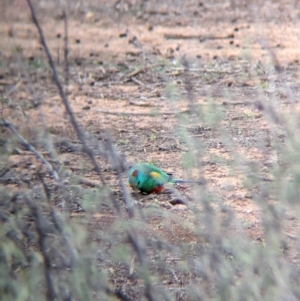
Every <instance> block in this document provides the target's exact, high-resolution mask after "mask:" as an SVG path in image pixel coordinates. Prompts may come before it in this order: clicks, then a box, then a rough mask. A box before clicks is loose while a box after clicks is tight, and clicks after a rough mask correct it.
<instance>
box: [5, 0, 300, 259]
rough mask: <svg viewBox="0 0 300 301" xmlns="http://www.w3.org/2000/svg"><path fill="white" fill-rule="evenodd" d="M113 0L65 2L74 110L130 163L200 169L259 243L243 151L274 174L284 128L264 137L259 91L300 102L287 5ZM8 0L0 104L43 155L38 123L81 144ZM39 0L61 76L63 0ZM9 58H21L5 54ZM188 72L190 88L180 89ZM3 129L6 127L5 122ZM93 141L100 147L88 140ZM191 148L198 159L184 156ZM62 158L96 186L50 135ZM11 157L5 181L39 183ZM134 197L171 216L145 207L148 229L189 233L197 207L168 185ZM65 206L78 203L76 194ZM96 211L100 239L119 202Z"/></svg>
mask: <svg viewBox="0 0 300 301" xmlns="http://www.w3.org/2000/svg"><path fill="white" fill-rule="evenodd" d="M120 3H121V4H120V5H123V6H121V7H120V8H114V7H113V5H112V4H110V1H106V2H105V1H104V4H105V5H106V7H107V14H106V13H105V12H106V11H105V9H102V10H101V9H100V8H99V9H98V10H97V9H93V6H92V5H91V6H87V7H80V8H78V9H77V10H76V9H75V8H74V11H72V14H70V17H69V20H68V22H69V48H70V52H69V58H70V81H69V86H68V91H69V100H70V103H71V105H72V108H73V110H74V112H75V115H76V118H77V119H78V122H79V123H80V124H81V125H82V126H83V128H85V129H86V130H87V131H88V132H89V133H91V134H93V135H94V136H95V137H96V138H97V140H98V141H100V142H103V141H104V140H105V133H106V131H109V133H110V134H111V135H112V137H113V142H114V143H115V146H116V147H117V149H118V151H119V152H120V153H121V154H122V155H124V158H126V162H127V166H130V165H131V164H133V163H135V162H140V161H142V162H152V163H155V164H156V165H158V166H159V167H161V168H162V169H164V170H166V171H170V172H172V173H173V174H174V175H175V177H176V178H189V179H199V178H205V179H206V181H207V184H206V185H207V190H208V191H210V192H211V193H212V194H215V196H216V202H215V204H214V206H215V207H216V209H220V208H223V207H226V206H229V207H230V208H232V209H233V210H234V213H235V216H236V226H234V227H232V228H231V229H228V231H236V232H237V233H242V234H243V235H244V234H245V233H246V234H247V235H249V237H251V239H253V240H254V241H258V242H261V241H263V240H264V230H263V227H262V224H261V214H260V209H259V208H260V207H259V206H258V205H257V204H256V203H255V198H254V197H253V195H254V194H255V191H249V190H247V189H246V188H245V187H244V183H243V180H244V179H245V174H247V173H248V172H249V170H247V169H246V167H245V165H246V164H244V165H243V164H242V163H241V161H240V160H241V159H242V160H244V161H245V162H247V164H249V162H253V164H255V166H256V168H258V170H259V174H260V175H261V178H262V179H263V181H262V183H269V181H270V180H272V176H271V175H270V173H269V172H268V170H269V168H270V166H274V164H275V165H276V164H279V160H280V158H279V155H278V153H277V151H276V148H275V147H274V144H275V143H284V138H283V137H282V136H281V135H280V133H279V132H278V137H277V138H278V139H277V140H276V141H273V140H271V136H272V135H273V132H274V128H272V126H270V122H269V120H268V117H266V116H265V114H264V113H263V112H262V111H261V110H259V108H258V107H257V106H255V105H253V103H255V102H256V101H258V100H259V101H261V102H263V103H265V104H269V103H271V104H272V105H274V101H276V107H277V108H278V110H286V111H287V112H288V111H293V110H295V111H299V105H298V103H297V100H296V99H291V96H290V95H292V96H293V97H294V98H295V97H297V96H299V86H298V81H299V75H298V73H297V72H298V70H299V60H300V53H299V48H298V45H299V36H300V28H299V26H298V24H296V23H295V22H293V19H292V18H288V17H287V12H288V13H289V10H288V6H285V5H284V4H271V3H268V4H264V2H263V5H262V6H261V10H260V11H259V14H258V13H257V11H256V10H255V8H251V6H250V5H249V6H247V1H245V4H244V5H243V4H241V5H240V6H237V7H235V8H233V7H231V5H230V3H229V2H228V3H227V2H226V4H222V3H221V2H220V3H219V4H218V3H217V4H210V5H209V4H206V2H205V1H204V2H203V3H201V2H197V1H187V2H186V5H180V4H178V3H177V5H175V4H174V5H173V4H172V5H170V6H168V5H166V4H165V5H158V4H156V5H154V4H153V6H152V7H151V5H148V6H147V7H145V8H144V10H142V11H141V12H140V11H138V10H137V11H135V12H134V13H131V12H130V10H131V9H133V8H134V6H133V8H132V7H131V6H130V3H131V2H130V1H128V2H126V1H123V2H122V1H121V2H120ZM150 3H151V1H150ZM104 4H103V5H104ZM14 5H15V6H14V8H12V7H11V6H10V5H8V4H7V5H6V7H5V9H6V12H7V13H6V15H5V18H0V37H1V42H0V43H1V52H0V61H1V66H0V91H1V93H3V95H4V93H7V92H8V91H10V89H12V88H13V91H12V92H11V93H10V95H9V97H10V99H11V103H10V106H8V107H6V108H4V109H3V114H4V116H5V118H7V119H9V121H10V122H12V123H13V124H14V125H15V126H16V128H17V129H18V130H19V132H20V133H21V134H22V135H23V136H24V137H25V138H26V139H27V140H28V141H30V142H31V143H35V145H36V147H37V148H38V149H39V150H40V151H41V152H44V154H45V156H46V157H47V158H49V152H48V151H49V150H47V151H46V149H45V146H42V145H41V144H39V143H41V141H42V139H43V135H46V134H45V132H46V131H45V130H47V132H48V133H49V135H50V136H49V137H50V138H51V139H50V138H49V139H50V140H53V141H54V142H55V143H57V141H69V142H71V143H73V144H74V145H79V143H78V138H77V137H76V135H75V133H74V131H73V129H72V126H71V124H70V122H69V120H68V118H66V115H65V109H64V107H63V104H62V101H61V99H60V97H59V94H58V91H57V89H56V87H55V86H54V84H53V82H52V80H51V76H50V74H51V71H50V70H49V69H48V67H47V60H46V57H45V54H44V52H43V51H42V48H41V46H40V43H39V39H38V34H37V31H36V28H35V27H34V26H33V24H32V23H31V21H30V18H29V11H28V9H27V6H26V3H25V1H21V0H19V1H15V3H14ZM44 5H47V4H44ZM18 9H19V12H18ZM126 10H128V11H126ZM48 11H51V13H49V14H48V13H46V12H48ZM37 12H38V16H39V18H40V20H41V25H42V27H43V30H44V33H45V35H46V37H47V42H48V45H49V46H50V48H51V51H52V54H53V56H54V58H55V60H56V63H57V64H58V67H59V70H60V75H61V77H62V78H63V76H64V74H63V68H64V65H63V62H64V57H63V56H64V53H63V43H64V41H63V37H64V24H63V21H62V19H61V16H60V11H59V9H58V8H56V7H47V6H45V7H43V6H41V7H40V8H39V9H38V10H37ZM199 37H200V38H199ZM16 61H17V62H18V64H15V63H13V62H16ZM184 62H188V67H187V69H188V70H187V69H185V68H186V66H185V65H184ZM274 65H275V67H276V68H277V69H278V70H279V72H276V70H274ZM16 84H17V86H16ZM188 84H190V85H192V92H189V91H187V85H188ZM286 86H288V87H289V89H290V90H287V89H286ZM289 91H292V92H291V93H289ZM272 101H273V102H272ZM288 102H293V105H287V103H288ZM39 103H40V105H37V104H39ZM35 104H36V105H35ZM216 116H217V118H219V121H218V123H216ZM216 124H218V126H216ZM275 131H278V129H275ZM2 135H3V137H5V136H8V135H10V133H9V132H8V131H4V130H3V131H2ZM222 135H224V136H222ZM226 135H227V136H226ZM187 137H189V138H187ZM272 137H273V136H272ZM190 138H191V139H190ZM91 145H92V146H93V147H94V148H95V149H96V146H95V144H94V142H93V141H92V140H91ZM12 147H18V145H14V146H12ZM18 148H19V147H18ZM189 155H190V156H192V157H193V160H195V162H194V163H193V162H190V161H189V159H187V158H188V156H189ZM57 156H58V157H57V158H58V159H59V162H60V163H56V164H54V165H55V166H56V167H57V168H58V167H59V166H60V164H62V163H63V164H64V167H63V168H64V170H65V172H67V173H68V175H72V176H80V177H81V178H84V179H86V180H88V181H90V182H93V183H96V184H100V181H99V178H98V176H97V175H96V173H95V171H94V170H93V169H92V167H91V166H92V165H91V164H90V163H89V160H88V159H87V157H86V156H85V155H83V154H82V153H81V152H76V151H71V150H70V149H65V148H64V147H63V146H61V147H59V146H58V147H57ZM97 160H98V161H99V163H100V164H101V166H102V167H103V173H104V175H105V180H106V181H107V183H108V184H109V186H110V187H111V188H112V190H114V191H115V193H116V195H117V196H118V200H119V201H120V205H122V204H123V203H122V195H121V194H120V188H119V186H118V180H117V178H116V176H115V174H114V172H113V170H112V167H111V165H110V164H109V162H107V161H106V160H104V159H103V158H102V156H101V155H97ZM197 163H198V164H199V165H200V166H201V171H200V174H199V169H198V168H197ZM6 164H8V165H9V166H10V172H11V174H10V176H9V179H10V180H8V179H6V182H5V181H2V182H4V184H5V185H6V186H7V189H12V190H13V189H20V188H22V187H23V188H24V186H22V185H21V184H19V183H18V180H16V179H15V178H14V175H16V174H18V176H19V177H20V178H21V180H22V181H24V182H26V183H28V187H31V188H33V187H34V185H35V183H38V179H37V177H36V173H37V172H38V171H39V170H40V169H41V168H42V169H43V170H44V167H42V165H41V163H40V162H39V161H38V160H36V158H35V156H34V155H33V154H32V153H30V152H29V151H26V150H22V149H19V153H16V152H15V153H14V154H11V155H10V156H9V163H7V162H6ZM243 166H244V167H245V168H244V167H243ZM4 167H5V166H3V163H1V168H4ZM6 167H7V166H6ZM186 167H188V168H186ZM45 171H46V170H45ZM124 179H125V180H126V173H124ZM266 185H267V184H266ZM176 188H177V189H178V190H179V191H180V193H181V194H182V196H183V198H186V199H188V200H191V202H195V200H197V193H198V192H197V191H198V190H197V189H196V190H195V191H194V189H193V186H187V185H178V186H177V187H176ZM87 189H89V188H88V187H87ZM199 189H200V190H201V187H200V188H199ZM133 198H134V200H136V202H137V204H140V205H141V206H146V207H147V206H151V205H153V206H158V207H161V208H163V210H164V211H165V214H166V215H170V224H171V225H172V226H170V224H168V226H165V225H164V223H163V220H164V217H163V216H153V218H151V217H150V218H149V229H147V231H154V232H156V233H157V234H158V235H159V236H161V237H163V238H166V239H167V240H170V241H172V242H173V243H174V244H176V243H177V242H178V243H180V242H182V241H186V242H190V243H193V242H194V239H195V238H194V236H193V235H192V233H189V231H188V230H187V229H188V227H186V224H187V223H188V222H189V220H190V219H192V217H193V214H192V212H191V211H190V210H188V209H187V207H186V206H185V205H182V204H180V205H172V204H170V203H169V201H170V200H171V199H173V198H174V196H172V195H170V194H161V195H155V196H143V195H138V194H133ZM55 201H56V202H57V203H58V204H59V200H55ZM198 201H199V200H198ZM199 202H200V201H199ZM79 203H80V202H79ZM196 205H198V204H197V203H196ZM199 206H200V205H199ZM72 211H73V214H74V215H82V214H84V213H83V212H82V209H81V208H80V204H77V205H76V206H74V207H72ZM92 218H93V219H92V221H93V222H92V223H91V225H90V227H91V231H94V233H95V237H97V233H98V231H103V229H105V228H106V227H108V226H109V225H110V224H111V223H112V222H113V221H114V218H115V214H114V213H113V212H112V211H111V210H110V209H108V208H107V207H105V206H103V207H101V210H100V209H99V212H96V213H94V214H93V215H92ZM183 224H185V227H183V226H182V225H183ZM296 230H297V221H296V220H295V219H294V218H293V215H292V214H291V215H289V213H288V216H287V220H286V232H287V233H288V234H289V235H294V234H295V233H296ZM291 259H292V260H293V256H292V255H291Z"/></svg>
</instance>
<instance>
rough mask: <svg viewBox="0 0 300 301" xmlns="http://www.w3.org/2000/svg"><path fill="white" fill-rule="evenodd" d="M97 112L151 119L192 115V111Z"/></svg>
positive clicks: (99, 110)
mask: <svg viewBox="0 0 300 301" xmlns="http://www.w3.org/2000/svg"><path fill="white" fill-rule="evenodd" d="M97 112H100V113H104V114H109V115H127V116H151V117H155V116H157V115H177V114H184V113H190V110H189V109H186V110H182V111H178V112H155V113H133V112H113V111H108V110H101V109H98V110H97Z"/></svg>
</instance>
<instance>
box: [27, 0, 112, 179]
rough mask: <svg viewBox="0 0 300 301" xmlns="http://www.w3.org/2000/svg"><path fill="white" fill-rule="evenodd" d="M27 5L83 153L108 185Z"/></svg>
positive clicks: (35, 19)
mask: <svg viewBox="0 0 300 301" xmlns="http://www.w3.org/2000/svg"><path fill="white" fill-rule="evenodd" d="M27 3H28V6H29V8H30V12H31V17H32V21H33V23H34V24H35V26H36V28H37V30H38V33H39V36H40V41H41V44H42V46H43V48H44V50H45V53H46V55H47V58H48V61H49V65H50V68H51V70H52V73H53V80H54V82H55V84H56V86H57V88H58V91H59V95H60V97H61V99H62V101H63V104H64V106H65V109H66V111H67V113H68V115H69V116H70V120H71V123H72V125H73V127H74V129H75V131H76V134H77V136H78V138H79V140H80V142H81V143H82V146H83V151H84V152H85V153H86V154H87V155H88V157H89V158H90V160H91V162H92V164H93V165H94V167H95V169H96V172H97V173H98V175H99V178H100V181H101V183H102V185H106V182H105V179H104V176H103V174H102V170H101V167H100V165H99V164H98V162H97V161H96V159H95V156H94V153H93V150H92V149H91V148H90V147H89V146H88V145H87V143H86V139H85V134H84V132H83V130H82V129H81V127H80V126H79V124H78V122H77V120H76V117H75V114H74V112H73V110H72V108H71V105H70V103H69V100H68V97H67V94H66V93H65V92H64V89H63V86H62V83H61V80H60V78H59V75H58V72H57V69H56V65H55V63H54V60H53V57H52V55H51V53H50V49H49V47H48V45H47V43H46V40H45V36H44V33H43V30H42V28H41V26H40V23H39V21H38V20H37V17H36V13H35V11H34V7H33V5H32V3H31V0H27Z"/></svg>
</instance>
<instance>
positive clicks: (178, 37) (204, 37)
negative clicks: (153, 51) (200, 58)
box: [164, 33, 234, 41]
mask: <svg viewBox="0 0 300 301" xmlns="http://www.w3.org/2000/svg"><path fill="white" fill-rule="evenodd" d="M164 38H165V39H168V40H170V39H172V40H191V39H198V40H200V41H205V40H224V39H232V38H234V34H229V35H227V36H216V35H210V34H209V35H197V34H180V33H165V34H164Z"/></svg>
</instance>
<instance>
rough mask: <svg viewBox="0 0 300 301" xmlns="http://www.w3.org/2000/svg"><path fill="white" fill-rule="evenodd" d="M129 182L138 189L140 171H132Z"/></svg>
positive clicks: (129, 174) (130, 171) (129, 173)
mask: <svg viewBox="0 0 300 301" xmlns="http://www.w3.org/2000/svg"><path fill="white" fill-rule="evenodd" d="M128 180H129V185H130V186H131V187H132V188H138V187H139V185H140V177H139V171H138V170H137V169H130V170H129V172H128Z"/></svg>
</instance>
